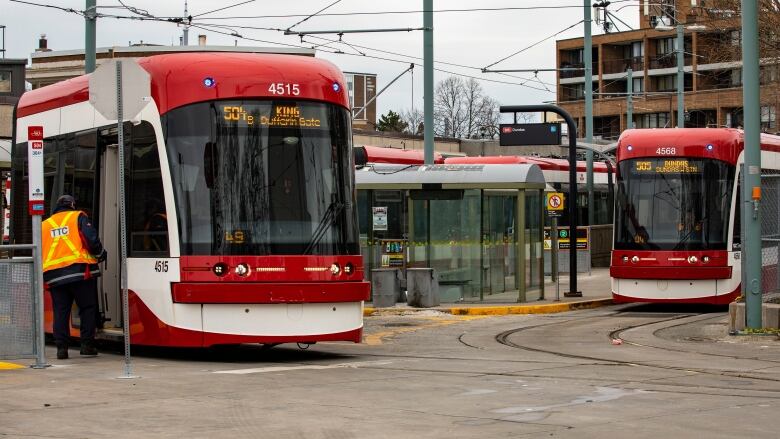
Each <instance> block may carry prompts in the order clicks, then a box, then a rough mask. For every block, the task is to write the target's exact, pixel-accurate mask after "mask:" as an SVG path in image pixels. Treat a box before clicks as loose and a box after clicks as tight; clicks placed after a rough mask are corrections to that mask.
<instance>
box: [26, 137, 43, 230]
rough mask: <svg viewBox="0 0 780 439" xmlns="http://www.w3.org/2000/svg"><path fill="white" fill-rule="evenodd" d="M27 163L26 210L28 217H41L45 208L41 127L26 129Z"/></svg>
mask: <svg viewBox="0 0 780 439" xmlns="http://www.w3.org/2000/svg"><path fill="white" fill-rule="evenodd" d="M27 163H28V166H29V179H28V189H29V192H28V194H30V195H29V198H28V210H29V211H30V216H35V215H43V214H44V213H46V206H45V204H44V201H43V127H42V126H31V127H27Z"/></svg>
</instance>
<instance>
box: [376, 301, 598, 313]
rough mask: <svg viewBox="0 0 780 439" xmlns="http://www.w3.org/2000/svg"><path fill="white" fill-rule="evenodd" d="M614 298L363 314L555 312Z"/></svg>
mask: <svg viewBox="0 0 780 439" xmlns="http://www.w3.org/2000/svg"><path fill="white" fill-rule="evenodd" d="M612 304H613V301H612V299H611V298H610V299H593V300H582V301H578V302H562V303H545V304H543V305H501V306H473V307H468V306H456V307H451V308H373V307H365V308H363V316H364V317H370V316H372V315H375V314H376V315H405V314H414V313H418V312H424V311H438V312H441V313H444V314H452V315H456V316H505V315H509V314H554V313H559V312H566V311H575V310H579V309H592V308H599V307H602V306H609V305H612Z"/></svg>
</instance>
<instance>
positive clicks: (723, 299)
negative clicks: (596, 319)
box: [612, 288, 740, 305]
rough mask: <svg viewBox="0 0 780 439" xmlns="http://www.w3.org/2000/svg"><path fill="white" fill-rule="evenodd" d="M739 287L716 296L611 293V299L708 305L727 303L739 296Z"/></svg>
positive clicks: (633, 301)
mask: <svg viewBox="0 0 780 439" xmlns="http://www.w3.org/2000/svg"><path fill="white" fill-rule="evenodd" d="M739 291H740V289H739V288H737V289H736V291H733V292H731V293H728V294H722V295H718V296H706V297H688V298H684V299H658V298H654V297H631V296H624V295H621V294H617V293H615V292H613V293H612V300H613V301H614V302H615V303H635V302H652V303H697V304H698V303H706V304H710V305H728V304H729V303H731V302H733V301H734V300H736V299H737V297H739Z"/></svg>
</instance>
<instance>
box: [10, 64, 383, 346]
mask: <svg viewBox="0 0 780 439" xmlns="http://www.w3.org/2000/svg"><path fill="white" fill-rule="evenodd" d="M138 64H140V66H141V67H142V68H143V69H145V70H146V71H147V72H148V73H149V75H150V77H151V90H152V96H151V99H150V100H149V102H148V104H147V105H146V106H145V107H144V109H143V110H142V111H141V113H140V114H139V115H138V116H137V117H135V118H134V120H132V121H130V122H126V123H125V127H126V128H125V133H126V134H125V136H126V137H125V139H126V140H125V141H126V144H125V151H126V159H125V163H126V174H125V175H124V176H123V177H124V178H125V182H126V187H127V195H126V206H127V211H126V216H127V225H128V227H127V230H128V232H127V242H128V279H127V283H128V288H129V291H130V294H129V298H130V316H129V317H130V328H129V330H130V334H131V336H130V337H131V339H130V341H131V343H133V344H139V345H156V346H210V345H215V344H233V343H264V344H278V343H287V342H298V343H315V342H318V341H333V340H342V341H353V342H360V340H361V335H362V329H363V301H364V300H367V299H368V294H369V285H368V283H366V282H364V281H363V277H364V276H363V260H362V258H361V257H360V250H359V244H358V229H357V214H356V201H355V192H354V163H353V158H352V152H351V146H352V145H351V144H352V132H351V118H350V111H349V96H348V94H347V90H346V82H345V80H344V76H343V75H342V73H341V72H340V71H339V70H338V69H337V68H336V67H335V66H334V65H332V64H331V63H329V62H327V61H323V60H320V59H315V58H313V57H308V56H293V55H278V54H250V53H180V54H169V55H158V56H151V57H148V58H141V59H139V60H138ZM88 88H89V77H88V76H81V77H78V78H75V79H72V80H69V81H65V82H61V83H57V84H54V85H51V86H47V87H43V88H40V89H37V90H33V91H30V92H28V93H26V94H24V95H23V96H22V98H21V100H20V102H19V104H18V108H17V110H16V115H17V120H16V130H15V131H16V136H17V137H16V139H15V144H14V149H13V185H14V187H13V195H14V200H15V201H16V202H15V203H12V206H13V207H14V208H15V209H14V212H13V214H12V217H13V222H12V230H11V239H12V241H13V242H15V243H26V242H31V230H30V220H29V217H28V216H27V213H26V210H24V209H20V208H18V207H20V206H21V207H23V206H25V205H26V203H25V202H24V200H25V199H26V198H27V182H26V181H25V180H26V178H27V177H26V175H25V172H26V171H25V169H26V166H25V160H26V157H27V151H26V148H27V146H26V141H27V138H26V133H27V126H31V125H41V126H43V129H44V136H45V145H44V160H45V165H44V166H45V170H44V172H45V192H46V202H47V203H48V204H47V206H48V207H51V205H52V202H53V201H52V200H56V199H57V197H58V196H60V195H61V194H64V193H68V194H72V195H73V196H74V197H75V198H76V203H77V208H79V209H81V210H84V211H86V212H87V213H88V214H89V215H90V216H91V217H92V218H93V220H94V221H95V223H96V224H98V225H99V232H100V235H101V239H102V241H103V243H104V245H105V246H106V248H107V249H108V254H109V257H110V259H109V261H108V267H107V270H106V271H105V272H104V275H103V276H102V277H101V278H100V281H99V294H100V302H101V312H102V314H103V317H104V319H105V329H104V330H102V331H101V333H100V334H99V335H98V336H99V337H100V336H101V335H103V336H106V335H112V334H120V335H121V333H122V331H121V329H120V328H121V322H122V316H121V308H122V307H121V306H120V303H121V302H120V279H119V273H120V270H119V236H118V235H119V233H118V218H119V212H118V209H117V208H116V206H117V184H118V178H119V177H120V176H118V175H117V171H116V169H117V160H118V157H117V155H118V154H117V133H116V121H112V120H106V119H104V118H103V117H102V116H101V114H100V113H99V112H97V111H96V110H95V107H94V106H93V105H91V104H90V102H89V92H88ZM46 297H47V300H46V328H47V331H51V307H50V301H49V300H48V294H47V295H46ZM75 325H77V322H74V326H75ZM72 333H73V334H77V332H76V331H73V332H72Z"/></svg>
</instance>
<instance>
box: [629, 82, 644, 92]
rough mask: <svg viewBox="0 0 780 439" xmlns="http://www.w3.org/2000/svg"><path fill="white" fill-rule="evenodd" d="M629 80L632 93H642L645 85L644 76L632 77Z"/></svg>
mask: <svg viewBox="0 0 780 439" xmlns="http://www.w3.org/2000/svg"><path fill="white" fill-rule="evenodd" d="M631 82H632V83H633V88H632V90H633V92H634V93H642V92H644V91H645V90H644V87H645V80H644V78H632V79H631Z"/></svg>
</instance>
